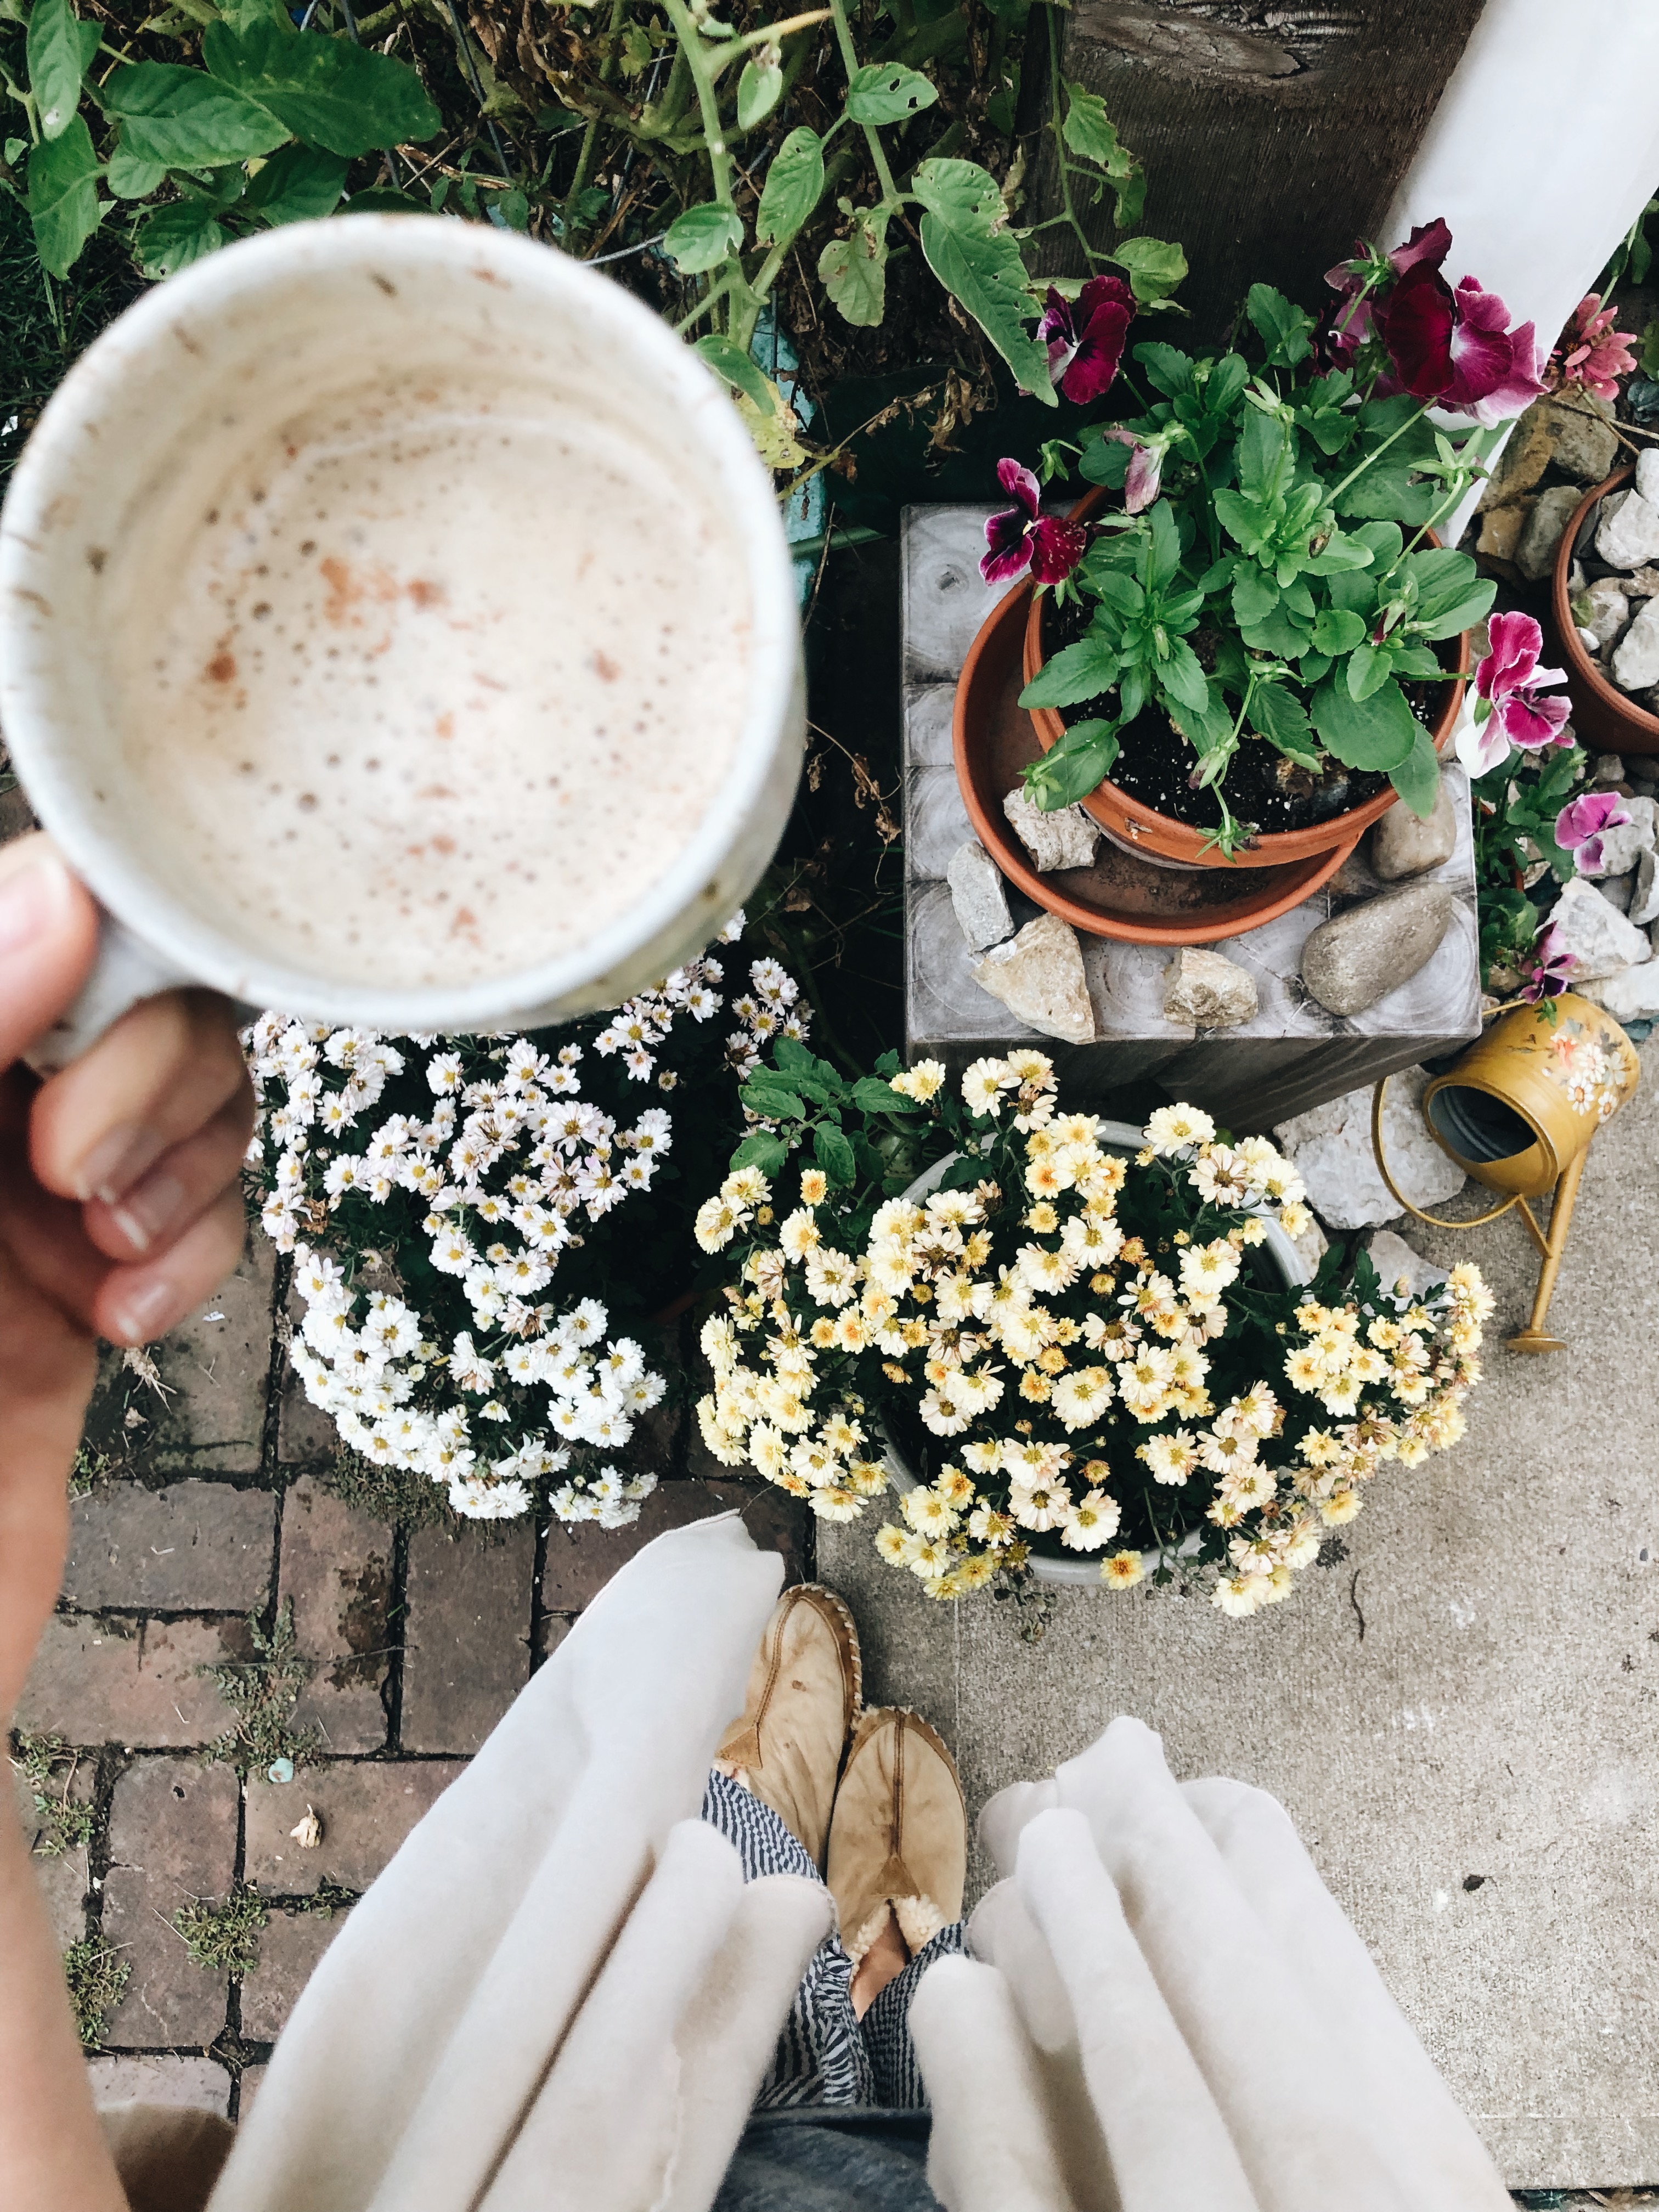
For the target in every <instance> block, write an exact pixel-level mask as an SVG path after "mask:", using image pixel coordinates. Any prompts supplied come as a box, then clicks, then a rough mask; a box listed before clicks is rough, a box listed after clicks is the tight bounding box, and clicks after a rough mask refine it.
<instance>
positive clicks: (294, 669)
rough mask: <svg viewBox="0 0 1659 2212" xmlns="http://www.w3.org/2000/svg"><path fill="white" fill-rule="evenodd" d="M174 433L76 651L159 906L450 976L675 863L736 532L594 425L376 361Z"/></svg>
mask: <svg viewBox="0 0 1659 2212" xmlns="http://www.w3.org/2000/svg"><path fill="white" fill-rule="evenodd" d="M212 437H213V429H212V426H210V425H204V446H203V448H202V449H199V450H198V451H197V453H195V455H194V456H193V457H192V459H191V465H190V466H189V468H188V470H187V471H186V472H185V473H186V474H187V476H188V479H189V493H188V498H187V499H186V498H185V497H183V496H181V495H180V487H179V486H178V485H175V486H174V487H173V494H174V495H173V497H172V499H171V501H170V504H171V507H172V508H173V515H172V519H171V520H170V522H169V524H168V526H167V528H166V530H165V531H163V532H161V533H159V535H160V537H161V538H162V539H163V540H164V542H165V549H166V550H165V553H164V555H163V556H161V557H154V556H153V557H152V560H151V562H150V563H149V566H148V568H145V569H144V570H143V571H142V572H137V573H135V572H129V574H127V575H126V576H125V578H124V579H123V580H122V585H121V588H120V591H119V592H118V599H117V603H116V605H114V606H113V607H112V611H111V613H112V626H111V629H110V632H109V634H108V636H107V638H106V646H105V653H104V661H105V666H106V670H107V671H108V676H109V680H110V682H111V684H112V689H113V690H114V691H115V692H116V693H117V694H118V696H119V700H120V708H119V716H118V724H119V732H120V744H121V748H122V751H123V755H124V757H125V764H126V767H127V769H128V770H129V773H130V776H131V782H132V784H133V786H134V787H137V788H141V789H143V791H145V792H146V793H150V794H164V799H163V801H162V803H160V804H157V805H156V806H155V836H157V837H160V838H161V839H164V840H165V841H166V842H167V846H168V848H169V857H170V860H171V861H172V863H173V865H176V866H177V868H178V869H179V872H180V874H181V876H183V877H185V878H189V879H190V880H191V884H192V896H194V898H195V899H196V900H197V902H199V903H204V904H206V905H209V906H210V907H212V908H216V909H217V910H218V911H219V912H221V913H222V915H224V917H225V919H226V921H228V922H230V923H231V924H232V925H233V926H234V927H236V928H237V930H238V931H239V933H240V934H241V935H243V936H244V937H245V938H246V939H248V940H249V941H250V942H252V943H256V944H258V945H261V946H263V947H264V949H265V950H266V951H267V952H268V953H269V955H270V957H273V958H277V959H280V960H282V961H283V962H285V963H288V964H289V965H291V966H292V967H294V968H295V969H301V970H307V969H308V970H312V971H314V972H319V973H326V974H328V975H333V976H337V977H340V978H342V979H346V980H350V979H356V980H359V981H364V982H372V983H374V984H377V985H382V986H386V987H404V986H408V987H418V986H430V985H438V986H460V985H465V984H468V983H471V982H473V981H477V980H480V979H483V978H488V977H491V976H495V975H503V974H507V973H509V972H512V971H515V970H520V969H526V968H530V967H532V966H534V965H535V964H536V963H538V962H540V961H544V960H546V959H550V958H553V957H557V956H558V955H560V954H562V953H565V952H568V951H571V950H573V949H574V948H575V947H577V946H579V945H581V944H582V943H584V942H585V941H586V940H587V939H591V938H592V936H593V935H594V934H595V933H596V932H598V931H599V930H600V929H602V928H603V927H605V925H606V924H607V923H609V922H611V921H614V920H615V919H616V918H617V916H618V915H621V914H623V912H624V911H625V909H626V908H628V907H629V903H630V902H631V901H633V900H634V899H635V898H636V897H637V896H638V895H639V891H640V889H641V886H642V885H645V884H652V883H654V882H655V881H657V880H658V879H659V878H660V877H661V876H662V875H663V873H664V872H665V871H666V870H667V869H669V868H670V867H671V866H672V865H673V863H674V862H675V860H677V859H678V857H679V856H680V855H681V854H683V853H684V850H685V848H686V846H687V844H688V842H690V838H691V836H692V835H693V833H694V831H695V830H696V827H697V824H698V823H699V822H700V820H701V819H702V816H703V815H704V813H705V811H706V810H707V809H708V805H709V804H710V802H711V800H712V799H714V795H715V793H716V792H717V791H718V789H719V787H720V782H721V779H722V777H723V776H724V775H725V774H726V771H727V769H728V768H729V766H730V763H731V761H732V757H733V754H734V751H735V750H736V747H737V744H738V732H739V730H740V728H741V726H742V722H743V717H744V708H745V700H746V695H747V689H748V684H749V680H750V644H751V640H750V629H751V619H750V605H749V599H748V586H747V583H746V580H745V576H746V572H745V567H744V559H743V556H742V550H741V548H740V546H739V545H738V543H737V542H736V539H735V536H734V533H733V532H732V531H731V529H730V527H729V526H728V525H727V524H726V522H725V521H724V520H722V517H721V515H720V510H719V509H718V507H715V506H714V505H713V504H711V502H710V501H708V498H707V497H706V496H698V495H696V494H695V493H694V492H693V491H692V490H691V489H689V488H687V487H684V486H679V485H677V484H676V483H675V482H674V480H673V478H672V476H671V474H670V473H668V472H665V467H664V463H663V459H662V458H661V456H660V454H659V453H656V452H654V451H653V450H652V449H651V448H650V447H647V445H646V444H645V443H643V442H642V441H637V440H636V439H635V437H634V436H633V435H630V433H629V429H628V428H627V427H626V426H625V424H623V423H622V422H617V421H616V420H614V419H613V420H606V419H604V418H603V417H600V416H596V415H595V414H594V413H593V412H592V410H590V409H585V408H582V407H580V406H578V405H577V404H574V403H572V402H570V401H567V400H563V399H561V398H559V397H557V396H556V394H554V393H551V392H547V391H545V390H539V389H538V388H537V387H536V386H533V385H529V384H526V385H525V386H520V387H515V386H511V385H508V386H506V387H505V388H501V389H497V390H495V391H493V392H490V394H489V398H487V399H483V398H480V397H479V394H478V391H477V386H476V385H475V384H474V383H472V382H471V380H468V379H466V378H465V377H464V376H461V375H451V376H445V375H444V374H435V373H430V372H428V373H426V374H415V375H411V376H410V377H409V378H408V379H407V380H404V381H403V382H401V383H400V382H398V381H397V380H381V381H380V382H378V383H377V384H376V385H375V386H374V388H373V389H372V390H367V389H359V390H355V391H350V392H346V393H344V394H342V395H337V396H335V397H332V398H320V399H317V400H314V401H313V402H312V403H311V404H307V406H305V407H304V409H303V410H302V411H301V413H299V414H298V415H296V416H294V417H293V418H292V419H289V420H287V421H285V422H281V423H280V425H278V426H277V427H276V428H270V429H267V430H266V431H265V432H264V435H261V436H259V437H258V438H257V439H255V440H253V441H251V442H250V441H247V440H246V435H245V433H240V432H237V433H235V434H234V435H227V436H225V438H224V451H223V458H222V461H218V462H216V461H215V460H214V459H213V456H212V453H211V451H210V447H211V442H212Z"/></svg>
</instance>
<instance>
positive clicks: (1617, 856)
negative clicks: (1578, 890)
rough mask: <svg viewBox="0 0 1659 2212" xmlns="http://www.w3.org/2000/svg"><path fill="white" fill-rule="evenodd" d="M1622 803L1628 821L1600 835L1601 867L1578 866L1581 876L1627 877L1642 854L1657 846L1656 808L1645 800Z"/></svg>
mask: <svg viewBox="0 0 1659 2212" xmlns="http://www.w3.org/2000/svg"><path fill="white" fill-rule="evenodd" d="M1623 803H1624V808H1625V811H1626V814H1628V815H1629V817H1630V820H1629V821H1628V822H1621V823H1620V824H1619V826H1618V827H1617V829H1604V830H1603V831H1602V832H1601V866H1600V867H1599V868H1586V867H1583V866H1581V867H1580V870H1579V873H1580V874H1581V875H1586V876H1627V875H1628V874H1629V873H1630V872H1631V870H1632V868H1633V867H1634V866H1636V864H1637V862H1638V860H1640V859H1641V857H1642V855H1643V854H1644V853H1651V852H1652V851H1653V850H1654V848H1656V846H1659V806H1656V805H1655V804H1654V802H1653V800H1652V799H1648V798H1639V799H1626V800H1625V801H1624V802H1623Z"/></svg>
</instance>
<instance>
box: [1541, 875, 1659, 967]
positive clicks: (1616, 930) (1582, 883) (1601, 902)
mask: <svg viewBox="0 0 1659 2212" xmlns="http://www.w3.org/2000/svg"><path fill="white" fill-rule="evenodd" d="M1550 920H1551V921H1552V922H1553V923H1554V925H1555V927H1556V928H1557V929H1558V930H1559V932H1560V938H1559V942H1560V944H1561V946H1562V949H1563V950H1564V951H1567V952H1570V953H1571V956H1572V963H1573V964H1572V970H1571V981H1573V983H1574V984H1575V985H1577V984H1579V983H1593V982H1597V981H1600V980H1601V978H1602V977H1604V976H1607V975H1620V974H1621V973H1622V972H1623V970H1624V969H1626V968H1634V967H1638V966H1639V965H1640V964H1641V963H1642V962H1643V961H1644V960H1649V959H1651V958H1652V957H1653V947H1652V946H1651V945H1650V944H1649V942H1648V940H1647V939H1646V937H1645V936H1644V934H1643V933H1642V932H1641V931H1640V930H1639V929H1638V928H1637V927H1635V926H1634V924H1633V923H1632V922H1628V921H1626V919H1625V917H1624V915H1622V914H1620V911H1619V909H1618V908H1617V907H1616V906H1614V905H1613V902H1612V901H1611V900H1609V899H1604V898H1603V897H1602V896H1601V892H1600V891H1599V890H1597V889H1596V887H1595V884H1593V883H1591V882H1589V880H1588V878H1585V877H1583V876H1575V877H1574V878H1573V879H1572V881H1571V883H1570V884H1565V885H1564V886H1563V887H1562V891H1561V896H1560V897H1559V899H1557V901H1556V902H1555V904H1554V906H1553V908H1551V909H1550Z"/></svg>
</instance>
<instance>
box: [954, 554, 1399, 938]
mask: <svg viewBox="0 0 1659 2212" xmlns="http://www.w3.org/2000/svg"><path fill="white" fill-rule="evenodd" d="M1029 591H1030V585H1029V584H1026V585H1021V586H1016V588H1015V589H1014V590H1013V591H1012V592H1009V593H1007V595H1006V597H1005V598H1003V599H1000V600H999V601H998V602H997V604H996V605H995V606H994V607H993V608H992V609H991V611H990V613H989V614H988V615H987V617H986V618H985V620H984V621H983V622H982V623H981V624H980V627H979V629H978V632H977V633H976V635H975V638H974V641H973V643H972V645H970V646H969V648H968V657H967V659H966V660H964V661H963V666H962V673H961V675H960V676H959V677H958V678H957V688H956V696H955V701H954V703H953V705H952V708H951V752H952V757H953V758H954V761H955V763H956V771H957V787H958V789H959V790H960V791H961V793H962V799H963V805H964V806H965V807H966V808H967V810H968V818H969V822H970V823H972V824H973V829H974V835H975V836H976V837H977V838H978V839H979V842H980V843H981V845H982V846H983V847H984V848H985V849H986V851H987V853H988V854H990V855H991V857H992V858H993V860H994V861H995V862H996V865H997V866H998V868H999V869H1000V871H1001V872H1002V873H1003V874H1004V875H1005V876H1006V878H1008V880H1009V881H1010V882H1011V883H1012V884H1016V885H1017V886H1018V889H1019V890H1023V891H1024V894H1025V896H1027V898H1029V899H1030V900H1032V901H1034V902H1035V903H1036V905H1038V906H1040V907H1043V908H1046V909H1047V911H1048V913H1050V914H1052V915H1058V916H1059V918H1060V921H1065V922H1069V923H1070V925H1071V926H1072V927H1073V929H1080V930H1084V931H1085V932H1086V933H1088V934H1089V935H1090V936H1091V937H1105V938H1109V939H1113V940H1114V941H1115V942H1116V943H1118V944H1120V945H1216V944H1219V943H1220V942H1221V941H1222V940H1223V939H1225V938H1230V937H1242V936H1243V934H1244V933H1245V932H1246V931H1247V930H1251V929H1259V928H1261V927H1262V925H1263V924H1264V923H1266V922H1269V921H1278V919H1279V916H1280V915H1284V914H1288V913H1289V912H1290V911H1291V908H1292V907H1297V906H1300V905H1302V904H1303V902H1304V901H1305V900H1307V899H1310V898H1311V897H1312V896H1313V895H1314V893H1315V892H1316V891H1318V890H1322V889H1323V888H1324V886H1325V884H1328V882H1329V881H1330V879H1331V878H1332V877H1333V876H1334V874H1335V873H1336V872H1337V870H1338V869H1339V868H1340V866H1342V863H1343V862H1344V861H1345V860H1346V859H1347V857H1348V855H1349V854H1351V853H1352V851H1353V849H1354V848H1355V846H1356V845H1358V842H1359V839H1360V835H1361V832H1360V831H1359V830H1358V829H1355V830H1354V831H1352V834H1351V835H1349V836H1345V837H1344V838H1342V839H1341V840H1340V842H1338V843H1337V844H1336V845H1334V846H1333V847H1332V848H1331V849H1330V851H1329V852H1328V853H1326V854H1312V855H1304V856H1303V857H1302V859H1301V862H1300V866H1299V868H1298V872H1297V875H1296V876H1295V877H1294V878H1292V879H1291V882H1290V883H1289V884H1275V885H1268V886H1264V887H1263V888H1262V890H1261V891H1259V892H1258V893H1257V894H1256V895H1255V896H1254V897H1252V896H1250V894H1249V892H1248V891H1247V890H1244V889H1243V886H1242V885H1241V890H1240V901H1241V902H1240V904H1239V905H1238V906H1237V907H1236V908H1232V909H1231V911H1228V912H1225V913H1223V914H1219V915H1210V916H1203V917H1199V918H1197V919H1195V920H1193V921H1178V922H1172V921H1152V920H1150V919H1149V918H1147V917H1146V916H1142V915H1133V916H1129V917H1126V918H1125V919H1123V920H1118V919H1116V918H1115V916H1113V915H1108V914H1104V913H1103V912H1101V911H1100V910H1099V909H1098V908H1094V907H1086V906H1082V905H1079V902H1077V901H1076V900H1075V899H1071V898H1067V897H1066V894H1065V893H1064V892H1063V891H1061V890H1056V889H1055V888H1054V885H1053V884H1048V883H1047V882H1045V881H1044V879H1043V878H1042V876H1040V875H1039V874H1038V873H1037V872H1036V869H1035V868H1034V867H1032V866H1031V864H1030V855H1029V854H1027V853H1026V852H1025V850H1024V847H1023V846H1021V845H1020V843H1019V842H1018V839H1017V838H1016V837H1015V836H1014V834H1013V831H1012V829H1010V828H1009V826H1008V823H1007V822H1006V820H1005V819H1001V818H999V817H994V816H993V815H992V814H991V813H990V812H989V811H987V808H986V807H985V806H984V805H981V800H980V796H979V793H978V792H977V790H976V789H975V785H974V779H973V776H972V775H971V773H970V770H969V754H970V751H971V750H972V747H973V739H972V736H971V733H970V732H969V724H968V714H967V703H968V701H969V696H971V694H972V691H973V689H974V680H975V674H976V672H977V670H978V666H979V663H980V661H981V659H982V658H983V657H984V655H985V653H987V650H988V649H989V648H990V647H991V644H992V642H993V641H994V639H995V637H996V635H997V633H998V631H999V629H1000V626H1001V625H1002V624H1003V623H1007V622H1011V621H1014V620H1018V618H1019V617H1018V609H1019V604H1020V593H1021V592H1029ZM1281 865H1285V864H1281ZM1288 865H1289V866H1297V862H1295V861H1292V862H1291V863H1289V864H1288ZM1304 871H1305V872H1304Z"/></svg>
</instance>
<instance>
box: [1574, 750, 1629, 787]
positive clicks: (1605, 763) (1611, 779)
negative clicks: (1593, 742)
mask: <svg viewBox="0 0 1659 2212" xmlns="http://www.w3.org/2000/svg"><path fill="white" fill-rule="evenodd" d="M1624 780H1625V763H1624V761H1623V758H1622V757H1620V755H1619V754H1618V753H1597V754H1596V756H1595V759H1594V760H1593V761H1592V762H1591V763H1590V764H1589V769H1588V771H1587V772H1586V774H1585V776H1584V783H1585V786H1586V787H1587V788H1589V789H1593V788H1594V787H1595V786H1597V785H1601V786H1603V787H1605V786H1607V785H1608V784H1613V783H1622V782H1623V781H1624Z"/></svg>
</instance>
